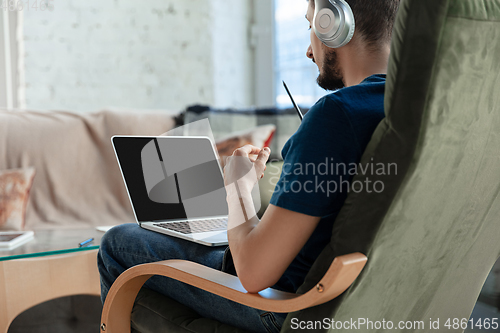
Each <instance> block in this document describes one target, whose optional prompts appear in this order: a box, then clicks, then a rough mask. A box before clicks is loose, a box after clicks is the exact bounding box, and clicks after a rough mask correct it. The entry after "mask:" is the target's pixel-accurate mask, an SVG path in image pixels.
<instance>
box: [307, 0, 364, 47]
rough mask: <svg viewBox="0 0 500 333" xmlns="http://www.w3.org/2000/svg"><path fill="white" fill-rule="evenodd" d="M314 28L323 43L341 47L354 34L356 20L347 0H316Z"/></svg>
mask: <svg viewBox="0 0 500 333" xmlns="http://www.w3.org/2000/svg"><path fill="white" fill-rule="evenodd" d="M312 26H313V30H314V33H315V34H316V36H318V38H319V40H321V42H322V43H323V44H325V45H326V46H328V47H331V48H339V47H342V46H344V45H346V44H347V43H349V42H350V41H351V39H352V36H353V35H354V28H355V21H354V15H353V13H352V10H351V7H350V6H349V4H348V3H347V2H346V1H345V0H315V10H314V19H313V24H312Z"/></svg>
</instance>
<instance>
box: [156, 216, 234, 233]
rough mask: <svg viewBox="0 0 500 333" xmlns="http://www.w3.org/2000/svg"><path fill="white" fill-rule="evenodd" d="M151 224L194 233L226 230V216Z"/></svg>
mask: <svg viewBox="0 0 500 333" xmlns="http://www.w3.org/2000/svg"><path fill="white" fill-rule="evenodd" d="M153 225H155V226H157V227H160V228H164V229H168V230H172V231H177V232H180V233H182V234H195V233H199V232H210V231H224V230H227V218H221V219H208V220H195V221H183V222H163V223H154V224H153Z"/></svg>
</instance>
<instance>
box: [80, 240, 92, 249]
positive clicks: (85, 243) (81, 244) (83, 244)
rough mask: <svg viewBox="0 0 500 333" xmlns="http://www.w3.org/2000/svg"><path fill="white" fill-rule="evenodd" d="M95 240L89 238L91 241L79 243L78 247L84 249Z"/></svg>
mask: <svg viewBox="0 0 500 333" xmlns="http://www.w3.org/2000/svg"><path fill="white" fill-rule="evenodd" d="M93 240H94V238H89V239H87V240H84V241H83V242H81V243H78V246H79V247H83V246H85V245H87V244H89V243H91V242H92V241H93Z"/></svg>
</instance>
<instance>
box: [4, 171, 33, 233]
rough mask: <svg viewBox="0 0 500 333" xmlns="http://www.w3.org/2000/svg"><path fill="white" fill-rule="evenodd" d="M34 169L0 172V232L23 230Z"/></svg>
mask: <svg viewBox="0 0 500 333" xmlns="http://www.w3.org/2000/svg"><path fill="white" fill-rule="evenodd" d="M34 177H35V169H34V168H26V169H15V170H6V171H0V230H2V231H4V230H15V231H19V230H23V228H24V223H25V212H26V205H27V203H28V198H29V192H30V189H31V184H32V183H33V178H34Z"/></svg>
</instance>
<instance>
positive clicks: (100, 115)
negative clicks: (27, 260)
mask: <svg viewBox="0 0 500 333" xmlns="http://www.w3.org/2000/svg"><path fill="white" fill-rule="evenodd" d="M175 116H176V114H175V113H172V112H166V111H165V112H140V111H135V112H123V111H121V112H117V111H112V110H103V111H100V112H95V113H91V114H75V113H70V112H59V111H52V112H36V111H0V156H1V158H0V170H10V169H18V168H28V167H33V168H34V169H35V177H34V179H33V184H32V187H31V191H30V197H29V200H28V205H27V207H26V218H25V226H24V229H25V230H35V232H36V231H37V230H40V229H51V228H85V227H94V226H98V225H115V224H120V223H126V222H134V221H135V220H134V215H133V212H132V210H131V207H130V203H129V199H128V196H127V193H126V190H125V186H124V185H123V181H122V177H121V174H120V170H119V168H118V164H117V162H116V159H115V156H114V152H113V148H112V146H111V141H110V138H111V137H112V136H113V135H116V134H127V135H159V134H161V133H164V132H165V131H168V130H170V129H172V128H173V127H174V126H175V125H176V118H175ZM100 312H101V302H100V299H99V297H97V296H88V295H87V296H71V297H66V298H62V299H57V300H53V301H49V302H47V303H44V304H41V305H38V306H36V307H34V308H32V309H30V310H28V311H26V312H25V313H23V314H21V315H20V316H18V317H17V318H16V320H14V322H13V323H12V324H11V326H10V329H9V332H11V333H20V332H49V331H50V332H96V331H98V330H99V318H100Z"/></svg>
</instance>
